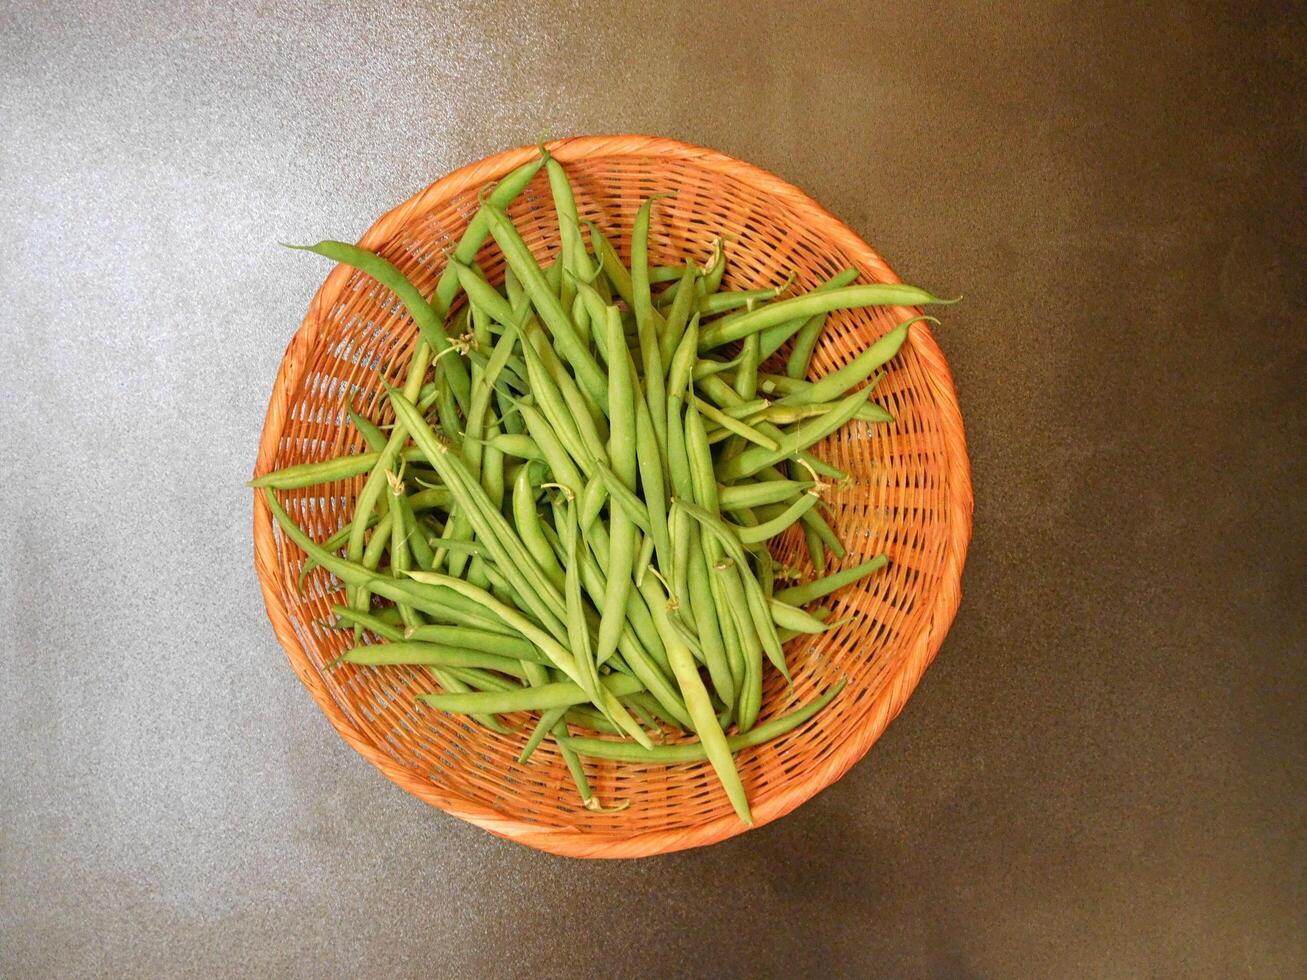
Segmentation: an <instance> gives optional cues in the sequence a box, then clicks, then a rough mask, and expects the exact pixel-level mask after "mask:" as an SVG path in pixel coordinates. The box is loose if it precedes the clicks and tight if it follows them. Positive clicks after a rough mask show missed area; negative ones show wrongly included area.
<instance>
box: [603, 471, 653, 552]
mask: <svg viewBox="0 0 1307 980" xmlns="http://www.w3.org/2000/svg"><path fill="white" fill-rule="evenodd" d="M595 473H596V475H597V476H598V477H599V479H600V480H601V481H603V484H604V489H605V490H606V491H607V492H608V496H609V497H610V498H611V499H612V501H613V503H614V504H616V505H617V509H619V510H620V511H621V512H622V513H623V514H625V515H626V518H627V520H629V521H630V522H631V523H633V524H635V526H636V527H638V528H639V529H640V530H641V531H643V532H644V533H645V534H648V535H651V536H652V535H653V524H652V523H651V522H650V520H649V511H648V508H646V507H645V505H644V501H642V500H641V499H640V498H639V497H637V496H636V495H635V494H634V493H633V492H632V491H631V490H629V489H627V487H626V485H625V484H623V483H622V481H621V480H619V479H618V478H617V475H616V474H615V473H613V471H612V470H610V469H609V468H608V467H607V466H604V465H603V464H602V463H597V464H595Z"/></svg>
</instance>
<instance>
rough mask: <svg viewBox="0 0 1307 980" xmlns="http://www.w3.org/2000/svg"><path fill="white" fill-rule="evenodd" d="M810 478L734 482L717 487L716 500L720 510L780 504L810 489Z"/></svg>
mask: <svg viewBox="0 0 1307 980" xmlns="http://www.w3.org/2000/svg"><path fill="white" fill-rule="evenodd" d="M814 486H815V484H814V483H813V482H812V481H811V480H763V481H759V482H757V483H736V484H733V485H731V486H728V487H726V486H718V487H717V501H718V504H719V506H720V507H721V509H722V510H724V511H726V510H736V509H738V508H741V507H761V506H763V505H764V504H782V503H784V502H785V501H787V500H789V499H790V498H791V497H796V496H798V495H799V494H801V493H804V492H805V491H808V490H811V489H812V488H813V487H814Z"/></svg>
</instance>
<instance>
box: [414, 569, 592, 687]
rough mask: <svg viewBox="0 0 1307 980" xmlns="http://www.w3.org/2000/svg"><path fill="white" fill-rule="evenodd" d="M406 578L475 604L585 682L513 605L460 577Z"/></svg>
mask: <svg viewBox="0 0 1307 980" xmlns="http://www.w3.org/2000/svg"><path fill="white" fill-rule="evenodd" d="M409 577H410V578H412V579H414V580H415V581H417V582H421V583H425V584H428V585H437V586H442V587H444V588H446V589H449V590H450V591H453V592H456V593H458V594H459V595H461V596H464V597H465V598H468V599H471V600H472V601H474V602H476V603H477V604H478V605H480V606H482V607H483V608H484V609H485V610H486V611H487V612H488V613H490V614H491V615H493V616H496V617H497V618H498V619H500V620H501V621H502V622H503V623H504V625H505V626H509V627H511V628H512V629H514V630H516V631H517V632H519V633H521V634H522V635H523V636H525V637H526V638H527V639H528V640H530V641H531V642H532V643H534V644H535V645H536V646H537V647H539V648H540V650H541V651H542V652H543V653H544V655H545V657H546V658H547V659H548V660H549V662H550V663H551V664H552V665H553V666H555V667H557V668H558V669H559V670H561V671H562V672H563V673H564V674H566V675H567V677H568V679H570V680H571V681H573V682H574V683H577V684H583V683H584V680H585V678H584V675H583V674H582V673H581V672H580V670H579V668H578V667H577V664H576V659H575V658H574V657H573V656H572V651H571V650H569V649H568V648H567V647H565V646H563V645H562V644H561V643H560V642H559V641H558V640H557V639H555V637H554V636H553V635H552V634H551V633H550V632H549V631H547V630H545V629H543V628H542V627H540V626H537V625H536V624H535V623H533V622H532V621H531V620H530V619H528V618H527V617H526V616H524V615H523V614H522V613H520V612H518V611H517V610H516V609H514V608H513V607H512V606H509V605H507V604H506V603H503V602H500V601H499V600H498V599H496V598H495V597H494V596H493V595H491V594H490V593H489V592H487V591H486V590H485V589H482V588H478V587H477V586H475V585H472V584H471V583H470V582H465V581H463V580H462V579H460V578H454V577H453V576H452V575H441V574H439V573H438V572H409ZM505 659H506V658H505ZM595 696H597V692H595Z"/></svg>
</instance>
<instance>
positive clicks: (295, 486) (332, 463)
mask: <svg viewBox="0 0 1307 980" xmlns="http://www.w3.org/2000/svg"><path fill="white" fill-rule="evenodd" d="M381 457H382V453H359V454H358V455H357V456H337V457H335V458H334V459H324V460H322V461H320V462H315V463H296V464H295V465H293V466H285V467H282V468H281V469H279V470H273V471H272V472H271V473H265V474H263V476H260V477H256V478H255V479H253V480H250V481H249V482H248V483H247V484H246V486H248V487H253V488H254V489H256V490H263V489H266V488H271V489H273V490H301V489H303V488H304V487H313V486H317V485H318V484H320V483H335V482H336V481H337V480H352V479H353V478H354V477H356V476H362V475H363V474H364V473H369V472H371V471H372V470H373V469H375V468H376V466H377V464H378V463H379V462H380V461H381ZM396 458H398V459H402V460H406V461H409V462H413V461H420V460H422V458H423V456H422V453H421V451H419V450H418V449H417V447H415V446H410V447H408V448H407V449H404V450H402V451H399V452H397V453H396Z"/></svg>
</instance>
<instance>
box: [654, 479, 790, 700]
mask: <svg viewBox="0 0 1307 980" xmlns="http://www.w3.org/2000/svg"><path fill="white" fill-rule="evenodd" d="M674 506H677V507H681V508H684V509H685V511H686V512H688V513H689V514H690V516H691V517H693V518H694V519H695V520H697V521H698V522H699V523H700V524H701V525H702V526H703V527H705V528H707V529H708V530H709V531H710V532H711V533H712V536H713V538H714V539H715V540H717V541H720V542H721V543H722V545H723V546H724V547H725V549H726V552H727V554H728V555H729V556H730V557H731V559H732V560H733V561H734V562H735V563H736V565H738V566H740V568H741V569H742V570H744V571H742V572H741V575H740V581H741V582H742V583H743V585H744V595H745V599H746V600H747V606H748V612H749V618H750V619H751V620H752V621H753V625H754V629H755V631H756V632H757V634H758V639H759V640H761V641H762V646H763V650H764V651H765V652H766V654H767V657H768V659H769V660H771V662H772V665H773V666H774V667H775V668H776V669H777V670H779V671H780V672H781V674H782V675H783V676H784V677H785V679H786V680H787V681H788V680H789V679H790V675H789V668H788V667H787V666H786V663H785V652H784V651H783V650H782V649H781V643H780V639H779V637H777V635H776V626H775V624H774V623H773V622H772V620H771V615H770V614H769V613H768V611H767V604H766V599H765V598H764V596H763V595H762V589H761V587H760V586H759V585H758V582H757V580H756V579H755V578H754V577H753V576H752V575H749V574H744V572H745V571H747V570H748V568H749V560H748V557H747V556H746V555H745V553H744V546H743V545H742V544H741V542H740V538H739V535H738V534H736V533H735V531H733V530H732V529H731V528H730V527H728V526H727V524H726V523H725V522H724V521H722V520H721V518H720V517H718V516H716V515H715V514H714V513H712V512H711V511H709V510H707V509H705V508H703V507H700V506H698V505H696V504H693V503H690V502H689V501H684V500H677V501H675V502H674Z"/></svg>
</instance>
